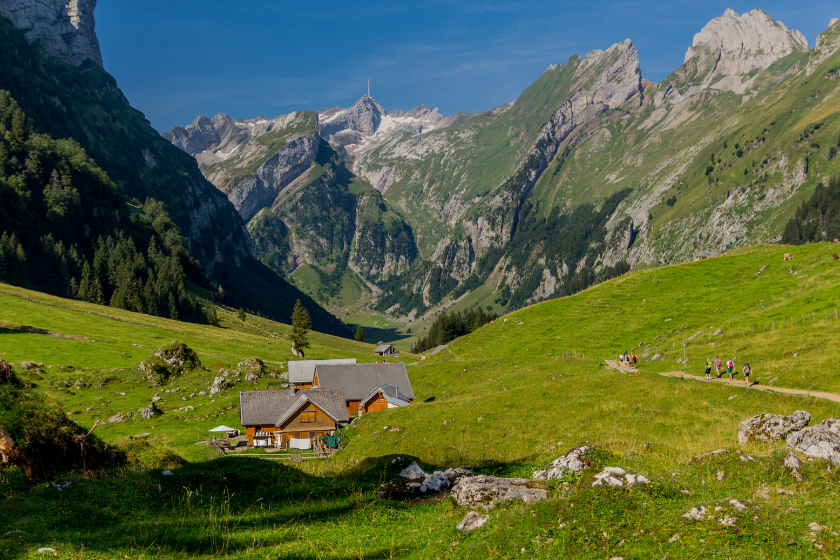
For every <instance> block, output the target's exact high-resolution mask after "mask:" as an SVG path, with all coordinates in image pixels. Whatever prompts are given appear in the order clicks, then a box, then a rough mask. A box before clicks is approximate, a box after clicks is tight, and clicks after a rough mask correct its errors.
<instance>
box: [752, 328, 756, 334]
mask: <svg viewBox="0 0 840 560" xmlns="http://www.w3.org/2000/svg"><path fill="white" fill-rule="evenodd" d="M752 330H753V336H755V326H753V328H752Z"/></svg>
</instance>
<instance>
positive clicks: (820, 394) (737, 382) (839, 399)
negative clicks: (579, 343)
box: [605, 360, 840, 403]
mask: <svg viewBox="0 0 840 560" xmlns="http://www.w3.org/2000/svg"><path fill="white" fill-rule="evenodd" d="M605 361H606V362H607V366H608V367H611V368H613V369H617V370H618V371H620V372H623V373H641V371H639V370H638V369H633V368H627V367H624V366H621V365H619V363H618V362H617V361H616V360H605ZM657 375H661V376H663V377H678V378H681V379H692V380H694V381H704V382H706V383H716V384H725V385H732V386H735V387H741V388H744V389H757V390H759V391H771V392H773V393H787V394H788V395H802V396H805V397H816V398H818V399H826V400H829V401H832V402H836V403H840V395H838V394H836V393H826V392H824V391H809V390H807V389H788V388H786V387H770V386H768V385H759V384H758V382H753V383H752V384H751V385H750V386H749V387H745V386H744V380H743V378H741V379H732V380H729V379H724V378H723V377H721V378H720V379H716V378H714V377H713V378H712V380H711V381H706V378H705V377H701V376H699V375H691V374H689V373H686V372H684V371H667V372H664V373H657ZM723 375H728V374H727V373H725V372H724V373H723Z"/></svg>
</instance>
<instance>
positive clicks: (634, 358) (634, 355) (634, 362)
mask: <svg viewBox="0 0 840 560" xmlns="http://www.w3.org/2000/svg"><path fill="white" fill-rule="evenodd" d="M633 369H637V368H636V353H635V352H633Z"/></svg>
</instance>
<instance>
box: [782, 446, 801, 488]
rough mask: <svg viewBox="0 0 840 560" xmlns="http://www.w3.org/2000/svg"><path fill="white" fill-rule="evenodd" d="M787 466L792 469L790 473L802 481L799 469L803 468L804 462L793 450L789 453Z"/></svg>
mask: <svg viewBox="0 0 840 560" xmlns="http://www.w3.org/2000/svg"><path fill="white" fill-rule="evenodd" d="M784 465H785V468H786V469H787V470H789V471H790V474H792V475H793V478H795V479H796V480H797V481H798V482H802V475H801V474H800V472H799V469H801V468H802V463H800V462H799V457H797V456H796V452H794V451H791V452H790V453H788V454H787V457H785V461H784Z"/></svg>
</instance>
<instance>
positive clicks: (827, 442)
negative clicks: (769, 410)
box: [787, 418, 840, 466]
mask: <svg viewBox="0 0 840 560" xmlns="http://www.w3.org/2000/svg"><path fill="white" fill-rule="evenodd" d="M787 446H788V448H789V449H794V450H796V451H801V452H802V453H804V454H805V455H808V456H809V457H817V458H819V459H825V460H826V461H828V462H830V463H831V464H832V465H835V466H837V465H840V419H837V418H829V419H827V420H823V421H822V422H820V423H819V424H817V425H816V426H809V427H807V428H803V429H801V430H799V431H798V432H792V433H791V434H789V435H788V436H787Z"/></svg>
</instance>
